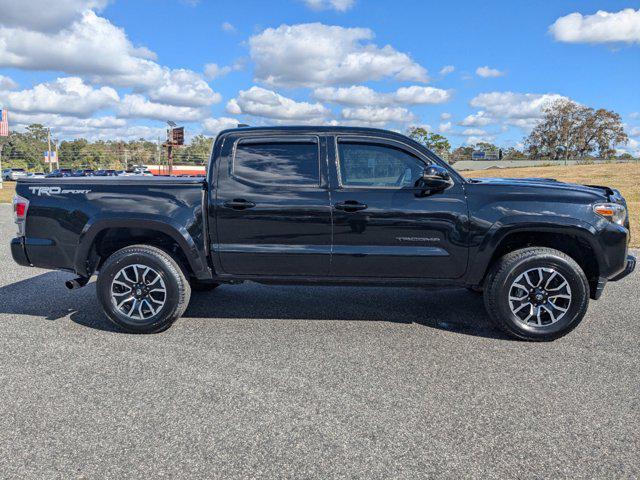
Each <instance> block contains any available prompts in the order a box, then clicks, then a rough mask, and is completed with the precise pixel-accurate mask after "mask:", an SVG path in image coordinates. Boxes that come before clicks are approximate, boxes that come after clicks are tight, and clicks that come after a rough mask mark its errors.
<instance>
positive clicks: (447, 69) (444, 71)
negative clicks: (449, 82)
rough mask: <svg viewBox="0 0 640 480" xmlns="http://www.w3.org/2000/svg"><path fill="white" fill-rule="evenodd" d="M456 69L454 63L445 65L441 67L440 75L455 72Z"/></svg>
mask: <svg viewBox="0 0 640 480" xmlns="http://www.w3.org/2000/svg"><path fill="white" fill-rule="evenodd" d="M455 69H456V67H454V66H453V65H445V66H444V67H442V68H441V69H440V75H443V76H444V75H449V74H450V73H453V72H454V71H455Z"/></svg>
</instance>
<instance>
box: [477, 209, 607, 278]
mask: <svg viewBox="0 0 640 480" xmlns="http://www.w3.org/2000/svg"><path fill="white" fill-rule="evenodd" d="M526 232H532V233H554V234H559V235H567V236H572V237H577V238H580V239H581V240H583V241H585V242H587V243H588V244H589V245H590V246H591V249H592V250H593V251H594V252H595V255H596V260H597V263H598V265H599V266H600V267H602V266H603V263H606V262H605V260H604V259H603V249H602V247H601V245H600V244H599V242H598V239H597V235H598V230H597V229H596V227H595V226H593V225H591V224H590V223H588V222H585V221H584V220H580V219H578V218H571V217H556V216H553V217H551V216H549V217H543V216H540V215H537V216H536V218H535V220H532V218H531V217H530V216H528V215H514V216H509V217H504V218H501V219H500V220H499V221H497V222H495V223H493V224H492V225H491V227H490V228H489V229H488V230H487V231H486V232H485V233H484V235H483V236H482V237H481V239H480V241H479V242H477V243H476V245H477V246H475V247H473V246H472V247H471V248H470V252H469V258H470V263H469V273H468V276H467V283H469V284H473V285H477V284H479V283H480V282H481V281H482V279H483V278H484V275H485V273H486V271H487V268H488V267H489V264H490V262H491V259H492V257H493V254H494V252H495V251H496V250H497V249H498V248H499V246H500V243H501V242H502V241H503V240H504V239H505V238H506V237H507V236H508V235H511V234H514V233H526Z"/></svg>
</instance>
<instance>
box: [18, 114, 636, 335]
mask: <svg viewBox="0 0 640 480" xmlns="http://www.w3.org/2000/svg"><path fill="white" fill-rule="evenodd" d="M14 212H15V220H16V223H17V226H18V234H17V236H16V237H15V238H14V239H13V240H12V241H11V250H12V254H13V258H14V259H15V261H16V262H17V263H19V264H20V265H25V266H27V265H30V266H35V267H41V268H49V269H62V270H67V271H70V272H74V273H75V276H77V278H76V279H75V280H69V281H68V282H67V287H69V288H78V287H81V286H84V285H86V284H87V283H88V281H89V279H90V277H92V276H93V275H94V274H97V281H96V289H97V297H98V300H99V302H100V305H101V306H102V308H103V310H104V313H105V314H106V316H107V317H108V318H109V319H110V320H111V321H112V322H114V323H115V324H117V325H118V326H120V327H121V328H123V329H125V330H127V331H130V332H137V333H152V332H159V331H162V330H164V329H166V328H167V327H169V326H170V325H171V324H172V323H173V322H174V321H175V320H176V319H178V318H180V316H181V315H182V314H183V313H184V311H185V309H186V308H187V305H188V303H189V298H190V296H191V292H192V290H201V289H213V288H215V287H217V286H218V285H220V284H237V283H240V282H244V281H253V282H260V283H272V284H311V285H345V286H347V285H382V286H386V287H398V286H408V287H416V286H429V287H434V286H435V287H438V286H459V287H466V288H468V289H469V290H472V291H475V292H482V293H483V295H484V302H485V305H486V309H487V312H488V315H489V317H490V318H491V319H492V320H493V321H494V322H495V324H496V325H497V326H498V327H500V328H501V329H503V330H504V331H506V332H507V333H508V334H510V335H512V336H515V337H518V338H520V339H525V340H539V341H541V340H552V339H555V338H558V337H560V336H562V335H564V334H566V333H568V332H569V331H571V330H572V329H573V328H575V327H576V326H577V325H578V323H579V322H580V321H581V320H582V318H583V317H584V315H585V313H586V311H587V307H588V303H589V299H593V300H596V299H598V298H599V297H600V295H601V294H602V292H603V289H604V288H605V285H606V284H607V282H608V281H616V280H619V279H621V278H623V277H625V276H626V275H628V274H630V273H631V272H632V271H633V269H634V267H635V263H636V262H635V258H634V257H633V256H631V255H629V254H628V244H629V218H628V212H627V208H626V203H625V200H624V198H623V197H622V196H621V195H620V193H619V192H618V191H617V190H615V189H612V188H608V187H605V186H593V185H575V184H568V183H561V182H557V181H554V180H549V179H543V178H531V179H519V180H515V179H467V178H464V177H463V176H461V175H460V174H459V173H458V172H456V171H455V170H454V169H453V168H451V166H449V165H448V164H447V163H446V162H444V161H443V160H441V159H440V158H439V157H438V156H436V155H435V154H434V153H433V152H431V151H430V150H428V149H427V148H425V147H424V146H423V145H421V144H419V143H417V142H415V141H413V140H411V139H409V138H407V137H405V136H403V135H400V134H398V133H394V132H389V131H384V130H378V129H369V128H351V127H341V128H340V127H277V128H273V127H270V128H251V127H248V128H237V129H231V130H226V131H223V132H221V133H220V134H219V135H218V136H217V138H216V139H215V141H214V144H213V147H212V152H211V158H210V161H209V165H208V168H207V175H206V178H204V179H196V178H171V177H165V178H160V177H157V178H149V177H112V178H109V177H102V178H100V177H84V178H59V179H48V178H47V179H21V180H19V181H18V183H17V188H16V196H15V200H14ZM212 308H215V307H212Z"/></svg>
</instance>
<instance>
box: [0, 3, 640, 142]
mask: <svg viewBox="0 0 640 480" xmlns="http://www.w3.org/2000/svg"><path fill="white" fill-rule="evenodd" d="M56 3H57V7H56V8H55V9H52V8H50V4H49V3H48V2H45V1H43V0H31V1H30V2H28V4H29V5H28V6H26V7H25V6H24V5H21V2H15V1H9V0H0V11H1V12H3V14H2V15H1V16H0V104H4V105H5V106H6V107H7V108H8V109H9V111H10V112H11V117H10V119H11V120H12V125H13V127H14V128H18V129H20V128H24V126H25V125H26V124H28V123H31V122H35V121H38V122H41V123H46V124H48V125H51V126H52V128H53V130H54V132H56V134H57V135H58V136H59V137H61V138H69V137H75V136H86V137H90V138H118V137H120V138H135V137H138V136H144V137H147V138H154V139H155V138H156V137H157V136H159V135H162V130H163V123H164V122H163V120H164V119H165V118H166V119H173V120H176V121H178V122H180V123H183V124H185V125H186V126H187V131H188V132H189V134H191V135H193V134H197V133H201V132H204V133H206V134H210V135H213V134H215V133H216V132H217V131H218V130H219V129H220V128H224V127H228V126H231V125H233V124H234V123H235V122H238V121H240V122H244V123H250V124H253V125H268V124H302V123H311V124H314V123H316V124H318V123H323V124H361V125H372V126H379V127H383V128H391V129H396V130H401V131H402V130H405V129H406V128H407V127H408V126H409V125H428V126H429V127H430V128H431V129H432V130H433V131H436V132H440V133H442V134H444V135H446V136H447V137H448V138H450V140H451V142H452V144H454V145H459V144H468V143H474V142H477V141H480V140H488V141H493V142H496V143H499V144H501V145H504V146H510V145H518V143H519V142H520V141H521V140H522V138H523V137H524V136H525V135H526V133H527V132H528V131H529V129H530V128H531V126H532V125H534V124H535V122H536V121H537V120H538V119H539V117H540V109H541V108H542V106H543V105H544V104H545V103H546V102H549V101H552V100H553V99H555V98H560V97H568V98H571V99H573V100H575V101H577V102H580V103H582V104H585V105H589V106H593V107H597V108H599V107H604V108H607V109H612V110H614V111H616V112H618V113H620V114H621V115H622V117H623V121H624V122H625V124H626V127H627V132H628V133H629V135H630V137H631V142H630V143H629V145H627V147H626V148H627V149H629V150H632V151H634V152H635V151H637V150H638V149H640V144H639V143H638V142H639V141H640V113H639V112H640V94H639V93H638V78H639V77H640V3H639V2H628V1H627V2H618V1H600V2H595V1H579V2H563V1H555V2H549V1H527V2H524V1H522V2H513V1H509V2H507V1H493V2H492V1H487V2H482V4H480V3H478V2H471V1H468V2H462V1H458V2H428V1H425V2H420V1H402V0H398V1H395V2H388V1H372V0H271V1H241V0H236V1H215V2H214V1H210V0H200V1H196V0H161V1H152V0H127V1H124V0H113V1H107V0H59V1H58V2H56ZM52 10H54V11H52ZM598 11H600V13H597V12H598ZM3 41H4V43H3Z"/></svg>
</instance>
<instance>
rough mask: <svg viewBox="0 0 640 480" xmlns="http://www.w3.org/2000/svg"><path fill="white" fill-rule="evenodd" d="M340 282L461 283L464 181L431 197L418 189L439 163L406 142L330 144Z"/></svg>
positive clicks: (335, 266)
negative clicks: (419, 280)
mask: <svg viewBox="0 0 640 480" xmlns="http://www.w3.org/2000/svg"><path fill="white" fill-rule="evenodd" d="M331 143H332V145H331V150H332V153H333V155H332V157H333V158H334V159H335V165H334V167H333V169H332V171H333V174H332V179H331V180H332V189H331V202H332V207H333V218H334V246H333V258H332V262H331V274H332V275H334V276H339V277H345V276H356V277H387V278H439V279H440V278H442V279H445V278H449V279H451V278H458V277H460V276H462V275H463V274H464V272H465V270H466V264H467V239H466V231H467V202H466V198H465V193H464V189H463V187H462V185H461V184H460V181H459V180H458V179H454V184H453V185H452V186H451V187H450V188H448V189H447V190H445V191H442V192H438V193H434V194H432V195H427V196H424V195H422V193H423V192H422V191H421V190H420V189H417V188H415V187H414V185H415V183H416V180H417V179H418V178H419V177H420V176H421V175H422V173H423V171H424V168H425V167H426V166H427V165H428V164H430V163H431V162H433V161H434V160H432V159H430V158H428V157H427V156H426V155H424V154H423V153H422V152H420V151H418V150H416V149H414V148H413V147H411V146H409V145H407V144H404V143H402V142H399V141H395V140H392V139H388V138H383V137H381V138H377V137H372V136H362V137H358V136H338V137H336V138H335V142H331Z"/></svg>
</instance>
